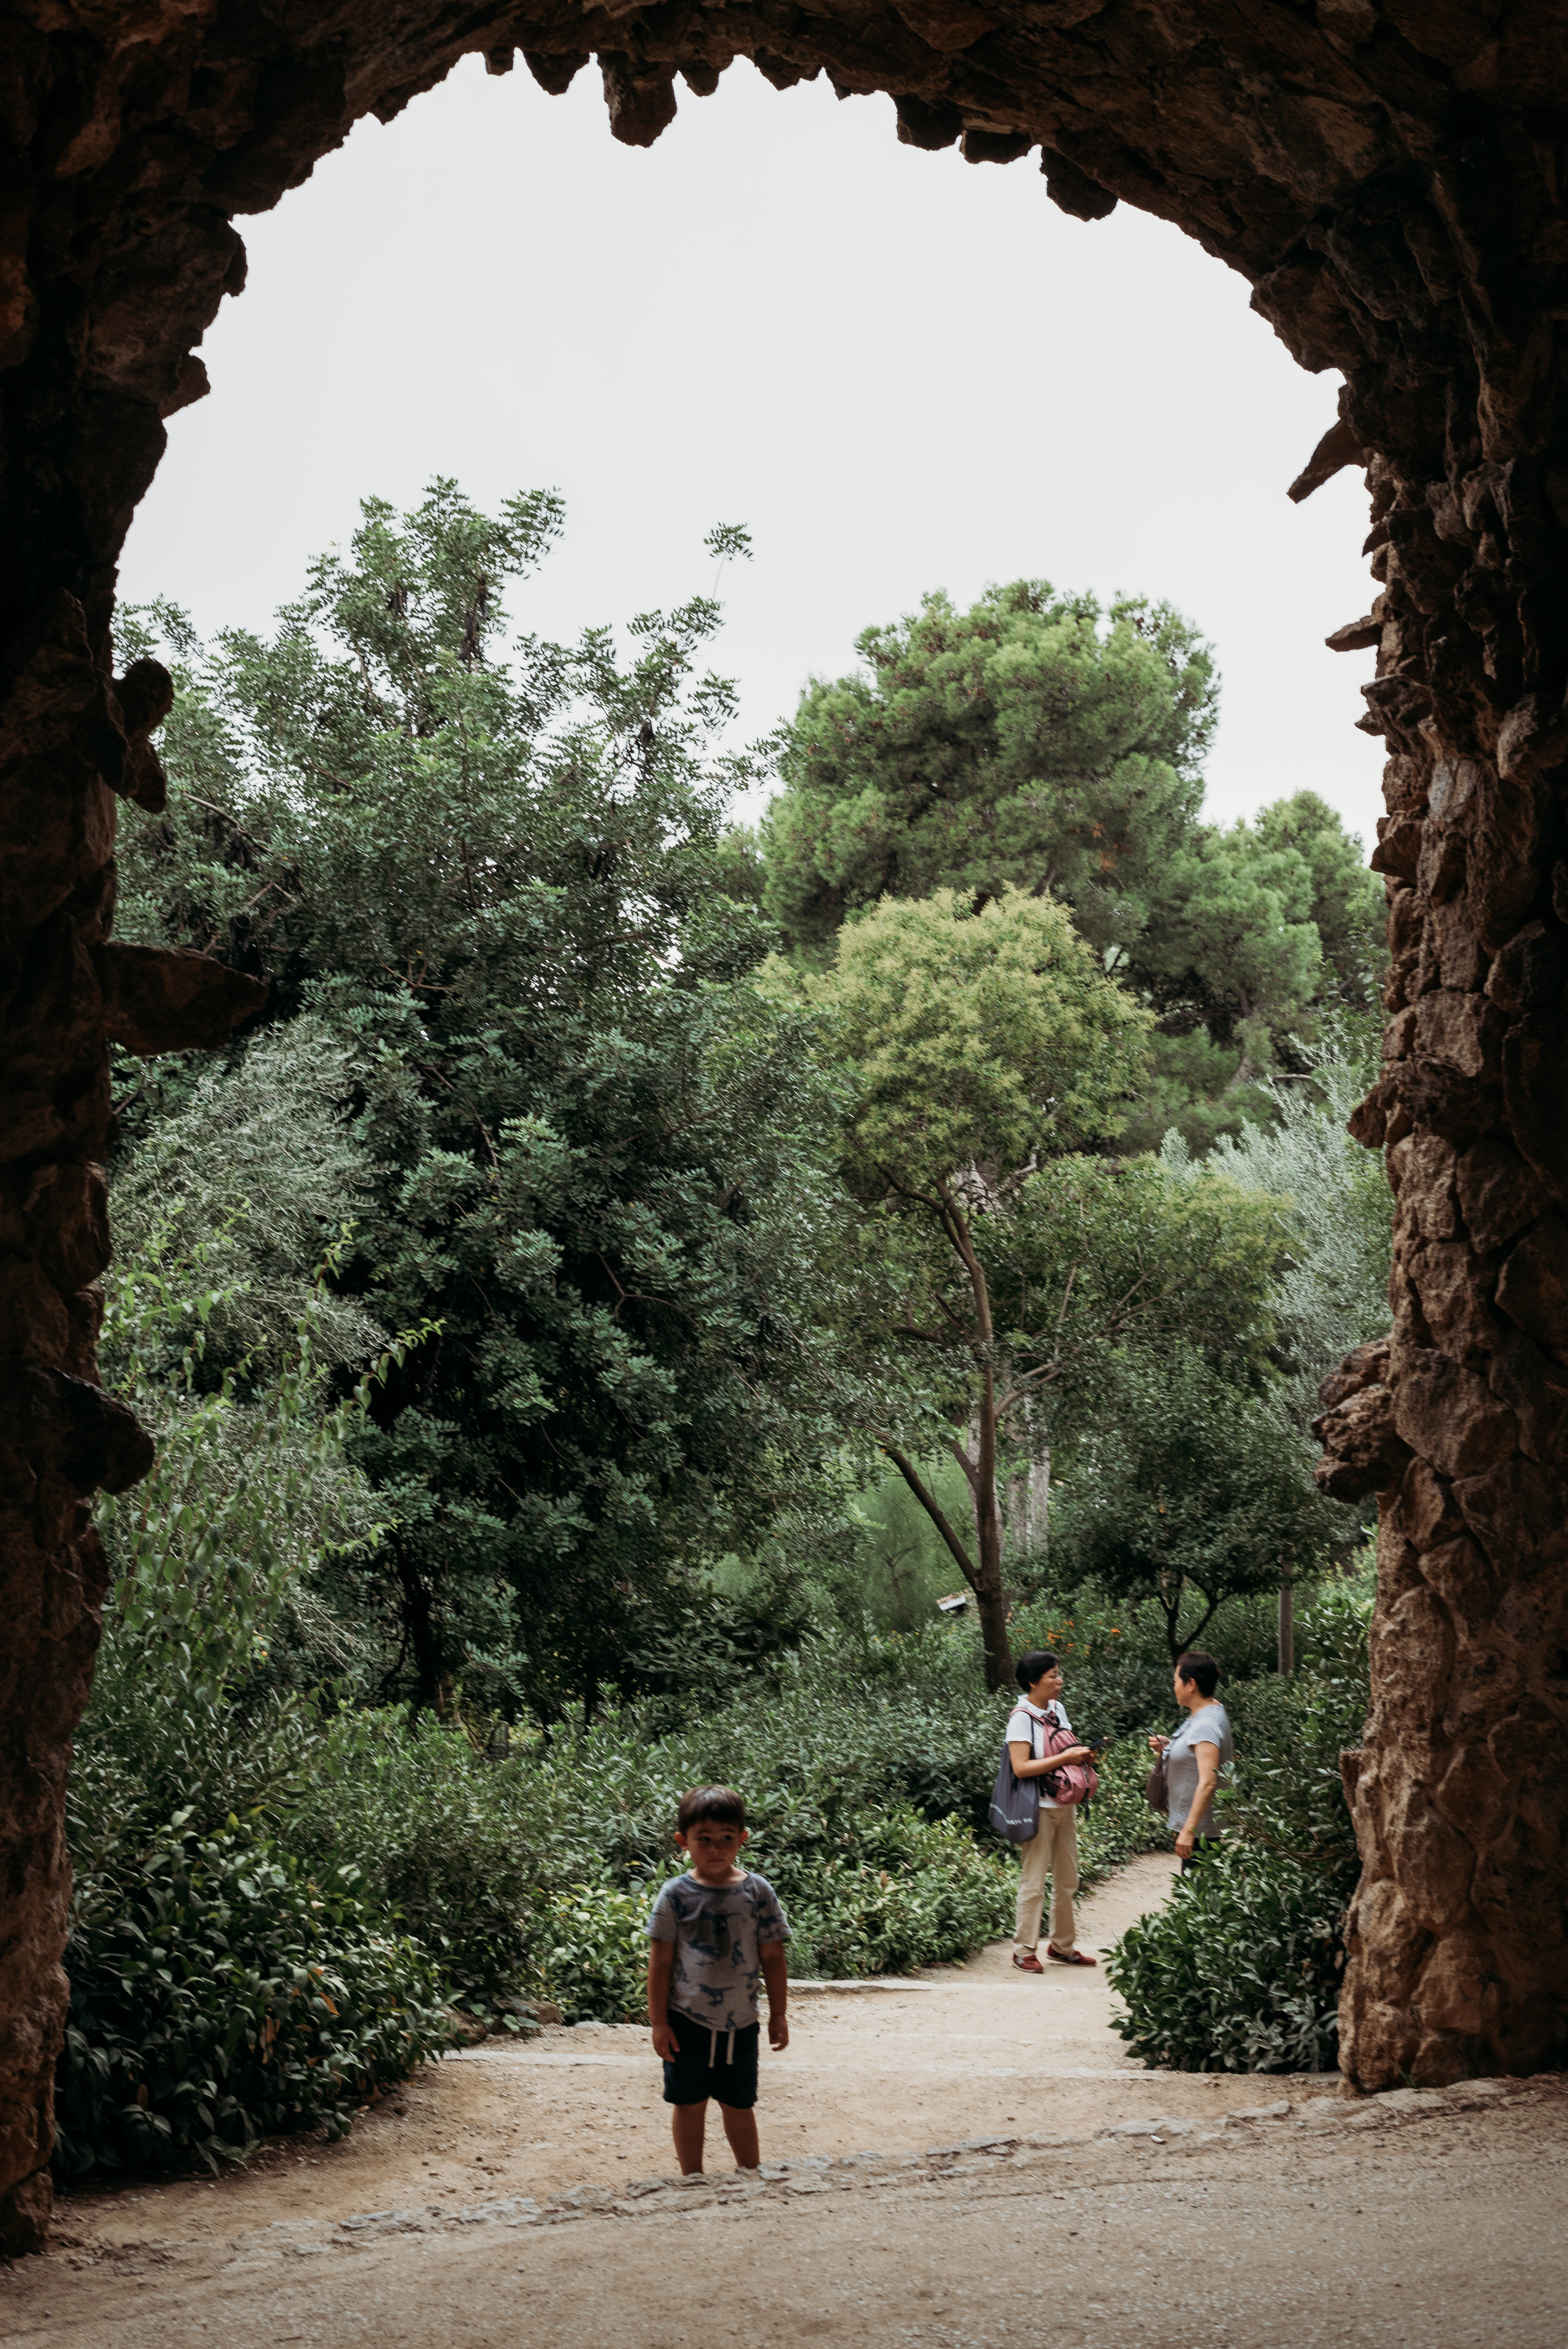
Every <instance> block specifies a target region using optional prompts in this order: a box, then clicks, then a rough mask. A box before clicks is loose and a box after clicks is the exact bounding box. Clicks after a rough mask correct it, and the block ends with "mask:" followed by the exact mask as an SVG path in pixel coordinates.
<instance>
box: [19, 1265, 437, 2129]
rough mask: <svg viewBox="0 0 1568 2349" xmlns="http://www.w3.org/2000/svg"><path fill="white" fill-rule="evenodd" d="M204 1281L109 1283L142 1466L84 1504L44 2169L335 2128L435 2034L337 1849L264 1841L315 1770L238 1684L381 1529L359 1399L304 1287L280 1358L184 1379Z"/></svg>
mask: <svg viewBox="0 0 1568 2349" xmlns="http://www.w3.org/2000/svg"><path fill="white" fill-rule="evenodd" d="M202 1273H203V1264H202V1260H201V1253H200V1251H199V1250H198V1251H197V1252H196V1253H195V1255H194V1256H193V1257H185V1258H183V1259H182V1258H181V1257H178V1256H176V1255H171V1254H170V1252H169V1250H168V1248H167V1247H166V1234H165V1232H164V1230H163V1229H162V1227H156V1226H155V1227H154V1228H153V1229H152V1230H151V1231H150V1233H149V1234H148V1235H147V1237H145V1239H144V1241H143V1244H142V1247H141V1248H140V1250H139V1252H137V1253H132V1254H131V1255H129V1257H127V1258H125V1259H124V1260H123V1261H122V1262H121V1263H120V1264H119V1266H118V1267H117V1268H115V1269H114V1271H113V1272H112V1274H111V1276H110V1278H109V1279H108V1283H107V1288H108V1312H107V1316H106V1320H105V1362H106V1367H107V1368H108V1371H109V1372H110V1375H111V1377H112V1378H113V1380H114V1382H115V1384H116V1386H117V1387H118V1390H119V1392H120V1393H121V1395H122V1396H123V1397H124V1398H125V1399H126V1400H128V1401H129V1402H132V1403H133V1405H134V1406H135V1407H137V1408H138V1409H139V1410H140V1412H141V1413H142V1414H143V1415H144V1416H145V1417H146V1418H148V1419H149V1420H150V1422H151V1423H152V1425H153V1426H154V1428H155V1430H156V1431H157V1433H158V1435H159V1438H160V1449H159V1454H158V1458H157V1460H156V1462H155V1464H154V1466H153V1469H152V1472H151V1475H150V1476H149V1477H148V1478H147V1480H146V1481H145V1482H144V1483H143V1484H142V1485H139V1486H137V1487H135V1488H133V1490H132V1491H131V1492H130V1493H129V1494H126V1495H120V1496H119V1497H118V1498H114V1497H109V1496H105V1498H104V1499H103V1500H102V1501H101V1503H100V1505H99V1522H100V1526H101V1528H102V1531H103V1536H104V1539H105V1543H106V1547H107V1548H108V1560H109V1566H110V1569H111V1588H110V1597H109V1600H108V1605H107V1606H106V1609H105V1622H104V1639H103V1644H102V1648H101V1650H100V1652H99V1657H98V1671H97V1674H96V1678H95V1682H94V1687H93V1692H92V1697H91V1701H90V1702H89V1704H88V1712H87V1714H86V1717H85V1719H84V1720H83V1722H82V1723H81V1726H80V1729H79V1731H78V1733H77V1746H76V1764H75V1768H74V1770H73V1773H72V1777H71V1782H70V1787H69V1793H68V1806H67V1816H68V1824H69V1832H70V1841H71V1851H72V1857H73V1860H74V1863H75V1868H76V1898H75V1902H74V1906H73V1910H72V1923H71V1932H70V1939H69V1942H68V1945H67V1952H66V1966H67V1973H68V1974H69V1977H70V1982H71V2012H70V2022H69V2026H68V2029H67V2040H66V2046H65V2050H64V2053H63V2054H62V2056H61V2058H60V2065H59V2070H58V2075H57V2109H58V2112H59V2116H60V2127H61V2137H60V2150H59V2153H58V2156H57V2161H58V2164H59V2166H60V2168H61V2171H62V2174H63V2175H70V2176H76V2175H79V2174H82V2173H85V2172H86V2171H88V2170H90V2169H93V2168H114V2167H117V2166H127V2167H131V2168H139V2169H145V2168H160V2167H179V2166H181V2165H182V2164H185V2163H187V2162H189V2161H190V2160H192V2159H196V2158H201V2159H203V2160H205V2161H207V2162H209V2163H215V2162H216V2161H217V2160H219V2159H222V2158H237V2157H239V2156H242V2154H243V2153H244V2152H245V2151H246V2150H247V2149H248V2148H249V2147H250V2146H251V2145H252V2144H253V2142H254V2140H255V2139H256V2137H258V2136H260V2135H261V2134H262V2133H263V2132H264V2131H267V2130H278V2129H286V2128H295V2127H318V2126H321V2125H324V2124H325V2126H326V2127H328V2128H329V2129H330V2130H331V2131H332V2132H333V2133H335V2134H341V2133H342V2130H343V2129H344V2128H346V2127H347V2126H348V2118H349V2116H350V2114H351V2112H352V2109H353V2108H354V2106H356V2104H358V2103H362V2102H363V2101H364V2099H365V2097H366V2095H369V2094H371V2093H373V2092H374V2091H375V2090H376V2089H377V2086H378V2085H380V2084H381V2083H383V2082H384V2081H386V2080H388V2079H392V2078H396V2077H400V2076H401V2075H402V2074H404V2073H405V2072H407V2070H408V2069H410V2068H411V2066H412V2065H413V2064H415V2063H417V2062H418V2061H419V2060H420V2058H421V2057H422V2056H423V2055H424V2054H426V2053H428V2050H429V2049H430V2048H431V2047H432V2046H434V2045H437V2044H440V2039H441V2029H440V2026H439V2023H438V2017H437V2014H436V2013H435V2006H436V1999H437V1983H436V1976H435V1973H434V1970H433V1968H432V1966H431V1964H430V1961H429V1960H428V1957H427V1956H426V1955H425V1954H424V1952H422V1951H418V1950H417V1949H416V1948H415V1947H414V1946H413V1945H412V1944H411V1943H409V1942H408V1941H407V1940H403V1939H401V1938H400V1937H398V1936H397V1934H396V1933H395V1931H393V1930H390V1929H389V1928H388V1927H387V1924H386V1922H385V1921H384V1912H378V1913H377V1914H373V1913H372V1911H371V1910H370V1909H367V1908H366V1907H365V1906H364V1905H363V1904H362V1903H361V1902H360V1900H359V1899H357V1898H356V1894H355V1891H354V1889H353V1888H354V1886H355V1883H356V1878H357V1873H358V1871H357V1869H356V1868H355V1867H354V1866H353V1865H352V1861H351V1856H349V1855H345V1856H344V1858H343V1861H342V1862H340V1863H336V1864H334V1865H330V1866H328V1867H326V1868H323V1869H322V1870H320V1871H319V1872H318V1873H317V1874H316V1875H315V1877H312V1876H310V1875H308V1874H307V1873H306V1871H305V1869H304V1868H303V1866H302V1864H301V1862H300V1860H299V1859H298V1857H295V1856H294V1855H292V1854H291V1853H290V1852H289V1851H288V1850H287V1849H286V1848H284V1847H282V1846H280V1845H279V1843H278V1842H276V1841H275V1840H273V1838H272V1837H269V1833H268V1829H269V1827H270V1826H276V1824H277V1823H278V1822H279V1821H280V1820H281V1819H282V1818H283V1817H284V1816H286V1814H287V1812H288V1810H289V1808H290V1806H291V1804H292V1803H293V1802H294V1800H296V1799H297V1798H298V1795H299V1793H300V1790H301V1787H302V1785H303V1784H304V1781H305V1780H306V1778H307V1777H308V1776H309V1775H311V1774H312V1773H313V1772H314V1771H315V1769H317V1768H318V1767H319V1763H320V1744H321V1733H320V1727H319V1723H318V1720H317V1716H316V1713H315V1710H314V1708H313V1707H312V1706H310V1705H309V1704H308V1703H306V1702H304V1700H303V1699H302V1698H300V1697H299V1696H298V1695H291V1694H288V1693H286V1692H278V1691H275V1690H268V1689H267V1688H265V1687H264V1686H261V1687H258V1686H257V1685H256V1682H257V1679H258V1667H259V1665H260V1664H262V1663H263V1662H264V1661H265V1657H266V1652H267V1649H268V1644H269V1642H270V1640H272V1639H273V1636H274V1635H275V1632H276V1630H277V1628H278V1625H279V1624H280V1622H281V1621H282V1620H283V1619H284V1617H285V1616H286V1615H287V1614H288V1612H289V1611H290V1610H291V1609H294V1610H295V1611H296V1612H301V1611H304V1613H305V1614H306V1616H307V1619H309V1620H312V1621H315V1620H317V1618H318V1617H319V1614H320V1611H321V1610H320V1608H319V1602H313V1600H312V1596H311V1584H312V1578H313V1577H314V1576H315V1574H316V1573H317V1572H318V1570H319V1568H321V1566H322V1564H323V1562H324V1561H325V1559H326V1558H327V1557H331V1556H333V1555H337V1554H341V1552H342V1551H343V1550H344V1549H345V1548H346V1547H348V1546H350V1545H351V1544H353V1543H356V1542H364V1541H366V1540H368V1539H371V1538H373V1537H374V1533H375V1522H374V1520H373V1519H371V1517H370V1516H369V1511H368V1506H367V1497H366V1487H365V1484H364V1479H363V1477H361V1476H360V1475H357V1473H356V1471H355V1470H354V1469H353V1468H352V1467H351V1466H350V1464H349V1463H348V1461H347V1459H346V1442H347V1438H348V1434H349V1432H350V1430H351V1428H352V1427H353V1425H354V1423H356V1419H358V1418H359V1417H361V1416H362V1415H363V1413H364V1409H365V1404H366V1395H367V1393H368V1390H369V1385H370V1381H368V1380H366V1381H361V1383H360V1385H359V1387H358V1388H357V1389H356V1392H354V1394H353V1395H351V1396H350V1397H349V1398H348V1399H346V1401H343V1402H338V1403H336V1404H333V1403H331V1402H329V1401H328V1399H327V1397H326V1395H325V1392H324V1390H325V1376H326V1374H325V1371H324V1369H323V1366H322V1365H321V1364H320V1363H319V1362H318V1361H317V1360H316V1358H315V1351H314V1347H313V1332H314V1327H315V1305H316V1302H317V1299H316V1294H315V1292H312V1293H311V1294H310V1295H309V1296H307V1297H306V1299H305V1300H304V1307H303V1309H302V1310H301V1312H300V1315H299V1319H298V1321H297V1323H296V1326H295V1329H294V1343H293V1346H292V1348H289V1349H287V1350H282V1349H280V1348H278V1347H269V1349H268V1355H269V1365H268V1367H266V1368H265V1370H264V1371H261V1372H259V1373H258V1374H257V1375H255V1376H252V1375H250V1373H251V1371H252V1369H253V1366H252V1365H251V1364H250V1363H249V1362H248V1361H243V1360H242V1361H240V1362H238V1363H236V1364H233V1365H232V1366H231V1367H229V1368H228V1369H226V1370H224V1371H223V1372H222V1376H221V1378H220V1380H219V1381H218V1383H217V1385H216V1386H215V1387H211V1388H208V1389H203V1388H202V1386H201V1365H202V1349H203V1342H204V1336H205V1331H206V1330H207V1328H208V1326H209V1325H210V1322H211V1317H212V1308H213V1306H214V1303H215V1302H221V1301H222V1298H223V1295H224V1292H222V1291H218V1292H214V1291H212V1290H211V1289H210V1288H206V1287H205V1286H204V1285H203V1280H202ZM401 1350H403V1349H397V1351H401ZM383 1367H384V1366H383ZM313 1608H314V1610H315V1611H314V1612H313V1611H312V1609H313ZM318 1628H319V1625H318Z"/></svg>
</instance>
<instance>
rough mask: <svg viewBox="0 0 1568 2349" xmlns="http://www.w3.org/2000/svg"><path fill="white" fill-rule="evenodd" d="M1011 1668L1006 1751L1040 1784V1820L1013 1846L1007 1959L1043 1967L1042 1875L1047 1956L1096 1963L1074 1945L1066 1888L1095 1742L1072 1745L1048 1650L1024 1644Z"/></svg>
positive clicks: (1032, 1969) (1073, 1884) (1072, 1888)
mask: <svg viewBox="0 0 1568 2349" xmlns="http://www.w3.org/2000/svg"><path fill="white" fill-rule="evenodd" d="M1017 1673H1018V1686H1019V1687H1020V1688H1021V1689H1022V1690H1023V1692H1024V1693H1023V1696H1022V1698H1021V1700H1020V1701H1019V1702H1018V1703H1017V1704H1016V1705H1015V1706H1014V1708H1013V1711H1012V1713H1011V1715H1010V1716H1009V1718H1008V1722H1007V1756H1008V1759H1009V1760H1010V1762H1011V1763H1012V1765H1013V1775H1014V1776H1015V1777H1016V1778H1021V1779H1024V1780H1028V1779H1030V1778H1038V1779H1040V1780H1042V1781H1043V1782H1045V1783H1043V1784H1042V1785H1041V1786H1040V1790H1039V1795H1040V1810H1039V1826H1038V1827H1037V1829H1036V1832H1035V1834H1034V1835H1033V1836H1032V1837H1030V1839H1029V1840H1028V1841H1027V1842H1026V1843H1021V1844H1020V1846H1019V1857H1021V1858H1022V1860H1023V1863H1024V1873H1023V1879H1022V1881H1021V1883H1020V1884H1019V1886H1018V1913H1017V1922H1016V1928H1015V1930H1014V1934H1013V1963H1014V1964H1015V1965H1016V1967H1017V1968H1018V1969H1019V1971H1021V1972H1023V1973H1026V1974H1043V1973H1044V1972H1045V1971H1046V1970H1045V1968H1044V1966H1043V1965H1041V1963H1040V1961H1039V1959H1038V1958H1037V1956H1036V1954H1035V1951H1036V1949H1037V1944H1038V1942H1039V1938H1040V1912H1041V1910H1042V1909H1044V1907H1045V1902H1046V1877H1047V1873H1048V1874H1049V1876H1050V1879H1051V1932H1050V1939H1049V1940H1047V1943H1046V1955H1047V1958H1052V1959H1054V1960H1055V1961H1056V1962H1057V1965H1058V1966H1092V1965H1097V1964H1098V1963H1099V1960H1098V1959H1096V1958H1091V1957H1090V1956H1088V1953H1087V1951H1083V1950H1080V1949H1078V1948H1077V1947H1076V1946H1075V1945H1076V1942H1077V1940H1078V1923H1077V1920H1076V1919H1075V1918H1074V1915H1073V1894H1074V1893H1075V1892H1076V1891H1077V1889H1078V1803H1079V1802H1080V1801H1081V1800H1082V1799H1083V1798H1084V1795H1086V1794H1089V1793H1092V1792H1093V1790H1094V1786H1095V1785H1096V1784H1097V1783H1098V1781H1097V1780H1096V1779H1095V1776H1094V1773H1093V1771H1092V1770H1090V1769H1089V1768H1088V1764H1090V1763H1091V1762H1092V1761H1093V1759H1094V1748H1093V1747H1092V1746H1089V1745H1079V1744H1077V1743H1076V1741H1075V1739H1074V1735H1073V1730H1072V1724H1071V1723H1070V1722H1069V1721H1068V1717H1067V1714H1066V1713H1064V1712H1063V1711H1062V1708H1061V1704H1060V1702H1059V1700H1060V1697H1061V1692H1062V1668H1061V1665H1060V1663H1059V1662H1058V1661H1057V1658H1056V1657H1055V1656H1053V1655H1052V1654H1051V1653H1050V1651H1049V1650H1048V1649H1045V1648H1031V1649H1030V1651H1029V1652H1028V1654H1027V1655H1026V1656H1020V1657H1019V1659H1018V1664H1017ZM1075 1765H1077V1766H1076V1767H1075ZM1057 1774H1059V1776H1058V1775H1057ZM1069 1778H1070V1783H1069ZM1053 1781H1054V1782H1055V1783H1054V1785H1053V1783H1052V1782H1053ZM1063 1795H1065V1796H1066V1797H1067V1799H1066V1800H1065V1801H1064V1800H1062V1799H1060V1797H1061V1796H1063Z"/></svg>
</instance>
